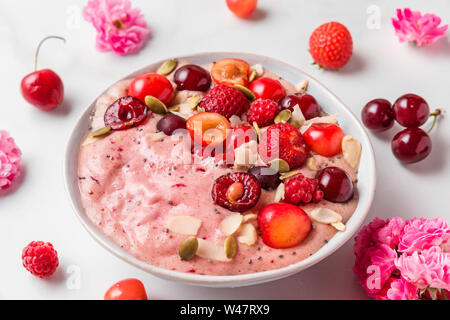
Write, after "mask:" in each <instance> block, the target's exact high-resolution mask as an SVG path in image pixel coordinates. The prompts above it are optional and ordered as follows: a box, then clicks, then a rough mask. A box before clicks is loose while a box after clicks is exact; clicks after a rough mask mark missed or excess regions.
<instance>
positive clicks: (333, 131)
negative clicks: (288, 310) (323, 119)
mask: <svg viewBox="0 0 450 320" xmlns="http://www.w3.org/2000/svg"><path fill="white" fill-rule="evenodd" d="M303 138H305V142H306V145H307V146H308V147H310V148H311V150H312V151H314V152H316V153H318V154H320V155H321V156H324V157H332V156H335V155H337V154H339V153H341V150H342V147H341V143H342V138H344V131H342V129H341V128H340V127H339V126H337V125H335V124H332V123H313V124H312V125H311V126H310V127H309V128H308V130H306V132H305V133H304V134H303Z"/></svg>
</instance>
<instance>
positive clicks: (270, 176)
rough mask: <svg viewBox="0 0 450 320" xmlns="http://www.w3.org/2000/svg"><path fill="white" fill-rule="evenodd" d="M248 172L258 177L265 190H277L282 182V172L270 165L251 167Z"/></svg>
mask: <svg viewBox="0 0 450 320" xmlns="http://www.w3.org/2000/svg"><path fill="white" fill-rule="evenodd" d="M248 173H251V174H252V175H254V176H255V177H256V179H258V181H259V183H260V184H261V188H263V189H264V190H275V189H276V188H277V187H278V185H279V184H280V182H281V181H280V174H279V173H278V172H276V171H275V170H273V169H272V168H270V167H264V166H259V167H251V168H250V169H249V170H248Z"/></svg>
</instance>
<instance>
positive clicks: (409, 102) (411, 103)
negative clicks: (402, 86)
mask: <svg viewBox="0 0 450 320" xmlns="http://www.w3.org/2000/svg"><path fill="white" fill-rule="evenodd" d="M392 108H393V111H394V116H395V120H397V122H398V123H399V124H401V125H402V126H404V127H420V126H421V125H423V124H424V123H425V122H426V121H427V119H428V117H429V115H430V107H429V106H428V103H427V102H426V101H425V100H424V99H423V98H422V97H420V96H418V95H417V94H413V93H408V94H405V95H403V96H401V97H400V98H398V99H397V101H395V102H394V105H393V107H392Z"/></svg>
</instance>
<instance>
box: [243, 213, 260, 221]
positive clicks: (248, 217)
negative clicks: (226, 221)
mask: <svg viewBox="0 0 450 320" xmlns="http://www.w3.org/2000/svg"><path fill="white" fill-rule="evenodd" d="M257 218H258V215H257V214H254V213H249V214H246V215H244V218H243V219H242V223H246V222H249V221H254V220H256V219H257Z"/></svg>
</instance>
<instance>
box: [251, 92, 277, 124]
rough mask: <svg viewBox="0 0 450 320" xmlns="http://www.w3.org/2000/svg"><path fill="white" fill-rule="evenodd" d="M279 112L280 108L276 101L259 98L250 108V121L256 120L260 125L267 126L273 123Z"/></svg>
mask: <svg viewBox="0 0 450 320" xmlns="http://www.w3.org/2000/svg"><path fill="white" fill-rule="evenodd" d="M278 112H280V108H279V107H278V103H276V102H275V101H273V100H270V99H265V100H261V99H258V100H256V101H254V102H253V103H252V105H251V106H250V109H249V110H248V122H249V123H253V122H256V123H257V124H258V126H259V127H266V126H268V125H271V124H272V123H273V119H274V118H275V116H276V115H277V114H278Z"/></svg>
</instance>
